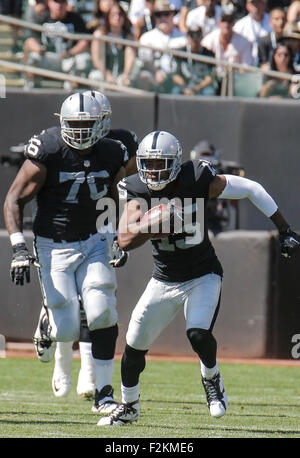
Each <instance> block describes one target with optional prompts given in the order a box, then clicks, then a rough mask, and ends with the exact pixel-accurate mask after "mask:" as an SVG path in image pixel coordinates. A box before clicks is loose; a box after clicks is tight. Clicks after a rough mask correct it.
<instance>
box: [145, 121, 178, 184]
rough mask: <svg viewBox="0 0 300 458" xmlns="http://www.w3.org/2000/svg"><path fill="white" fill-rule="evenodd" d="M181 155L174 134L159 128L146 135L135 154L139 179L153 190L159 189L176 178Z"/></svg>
mask: <svg viewBox="0 0 300 458" xmlns="http://www.w3.org/2000/svg"><path fill="white" fill-rule="evenodd" d="M181 156H182V148H181V145H180V143H179V141H178V140H177V138H176V137H174V135H172V134H170V133H169V132H165V131H161V130H158V131H155V132H151V133H150V134H148V135H146V137H144V138H143V140H142V141H141V143H140V144H139V147H138V150H137V155H136V162H137V169H138V173H139V176H140V179H141V181H142V182H143V183H145V184H146V185H147V186H148V188H150V189H152V190H153V191H160V190H161V189H163V188H164V187H165V186H166V185H167V184H168V183H170V182H171V181H174V180H175V179H176V177H177V175H178V173H179V171H180V166H181ZM158 161H159V162H158Z"/></svg>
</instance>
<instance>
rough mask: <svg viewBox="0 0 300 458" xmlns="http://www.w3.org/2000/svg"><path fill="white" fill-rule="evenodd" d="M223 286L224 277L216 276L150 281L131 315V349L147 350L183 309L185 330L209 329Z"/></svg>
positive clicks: (128, 336)
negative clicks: (177, 280) (183, 280)
mask: <svg viewBox="0 0 300 458" xmlns="http://www.w3.org/2000/svg"><path fill="white" fill-rule="evenodd" d="M221 285H222V279H221V277H220V276H219V275H216V274H214V273H211V274H207V275H203V276H202V277H198V278H195V279H193V280H188V281H185V282H174V283H173V282H165V281H158V280H155V279H154V278H151V280H150V282H149V283H148V285H147V287H146V289H145V291H144V293H143V294H142V296H141V298H140V300H139V302H138V303H137V305H136V307H135V308H134V310H133V312H132V315H131V319H130V322H129V326H128V331H127V334H126V341H127V343H128V345H130V346H131V347H132V348H135V349H136V350H148V349H149V348H150V347H151V345H152V344H153V342H154V341H155V340H156V339H157V337H158V336H159V335H160V333H161V332H162V331H163V330H164V329H165V328H166V326H168V324H169V323H170V322H171V321H172V320H173V318H174V317H175V315H176V314H177V312H178V311H179V310H180V309H181V308H182V307H184V316H185V319H186V330H188V329H191V328H200V329H210V327H211V324H212V321H213V319H214V315H215V312H216V309H217V306H218V303H219V299H220V293H221Z"/></svg>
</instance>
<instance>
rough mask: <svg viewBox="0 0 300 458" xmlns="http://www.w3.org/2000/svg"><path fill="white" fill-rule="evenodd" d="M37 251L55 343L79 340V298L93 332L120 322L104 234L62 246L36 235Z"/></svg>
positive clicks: (40, 275) (114, 280)
mask: <svg viewBox="0 0 300 458" xmlns="http://www.w3.org/2000/svg"><path fill="white" fill-rule="evenodd" d="M35 252H36V255H37V258H38V264H39V265H40V267H39V278H40V284H41V290H42V294H43V300H44V305H45V306H46V307H47V308H48V312H49V320H50V326H51V334H50V335H51V338H52V339H53V340H58V341H62V342H70V341H72V342H73V341H76V340H78V338H79V329H80V313H79V300H78V296H79V295H80V297H81V299H82V303H83V307H84V310H85V313H86V316H87V322H88V326H89V329H90V330H91V331H93V330H95V329H102V328H108V327H111V326H114V325H115V324H116V323H117V320H118V315H117V311H116V276H115V272H114V269H113V267H112V266H110V264H109V261H110V257H109V255H108V254H107V243H106V240H105V239H104V237H103V235H101V234H99V233H97V234H94V235H92V236H91V237H90V238H89V239H87V240H84V241H80V242H62V243H55V242H53V240H52V239H48V238H44V237H40V236H36V239H35Z"/></svg>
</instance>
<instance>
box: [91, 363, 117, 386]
mask: <svg viewBox="0 0 300 458" xmlns="http://www.w3.org/2000/svg"><path fill="white" fill-rule="evenodd" d="M94 361H95V370H96V380H97V390H98V391H101V390H102V388H103V387H104V386H105V385H111V384H112V377H113V372H114V359H94Z"/></svg>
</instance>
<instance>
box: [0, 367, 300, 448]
mask: <svg viewBox="0 0 300 458" xmlns="http://www.w3.org/2000/svg"><path fill="white" fill-rule="evenodd" d="M79 364H80V363H79V360H77V359H74V361H73V369H72V370H73V372H72V382H73V383H72V390H71V393H70V394H69V396H68V397H67V398H63V399H57V398H55V397H54V396H53V394H52V391H51V377H52V371H53V363H49V364H42V363H40V362H39V361H38V360H36V359H30V358H24V359H23V358H6V359H1V360H0V437H1V438H156V439H157V438H181V439H184V438H299V437H300V421H299V418H300V388H299V375H300V368H298V367H268V366H259V365H246V364H227V363H226V364H225V363H223V364H220V365H219V366H220V369H221V372H222V378H223V381H224V384H225V387H226V391H227V394H228V398H229V403H230V404H229V409H228V412H227V414H226V415H225V417H223V418H222V419H214V418H211V417H210V415H209V412H208V409H207V406H206V404H205V398H204V392H203V388H202V384H201V381H200V375H199V374H200V369H199V364H198V363H197V362H195V363H191V362H188V363H183V362H178V363H177V362H176V363H175V362H162V361H153V360H148V361H147V366H146V369H145V371H144V372H143V374H142V376H141V380H140V385H141V408H142V413H141V417H140V419H139V421H138V423H135V424H133V425H128V426H124V427H122V428H118V427H113V428H110V427H104V428H103V427H98V426H97V425H96V424H97V420H98V418H99V417H98V415H97V414H94V413H92V412H91V402H88V401H84V400H82V399H80V398H78V396H77V395H76V383H77V374H78V371H79ZM114 386H115V397H116V399H117V400H120V361H116V365H115V375H114Z"/></svg>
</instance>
